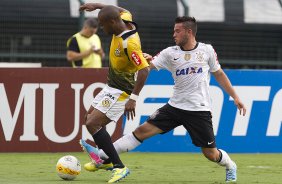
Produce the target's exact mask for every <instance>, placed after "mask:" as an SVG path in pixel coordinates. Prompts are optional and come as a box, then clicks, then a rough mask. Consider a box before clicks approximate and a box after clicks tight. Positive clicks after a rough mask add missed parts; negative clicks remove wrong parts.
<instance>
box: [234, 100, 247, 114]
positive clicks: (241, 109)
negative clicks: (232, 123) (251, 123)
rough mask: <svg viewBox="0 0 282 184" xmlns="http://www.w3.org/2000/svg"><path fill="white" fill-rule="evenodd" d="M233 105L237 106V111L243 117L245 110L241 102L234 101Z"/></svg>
mask: <svg viewBox="0 0 282 184" xmlns="http://www.w3.org/2000/svg"><path fill="white" fill-rule="evenodd" d="M234 103H235V105H236V106H237V108H238V109H239V111H240V115H243V116H245V115H246V112H247V110H246V107H245V105H244V104H243V103H242V102H241V100H240V99H234Z"/></svg>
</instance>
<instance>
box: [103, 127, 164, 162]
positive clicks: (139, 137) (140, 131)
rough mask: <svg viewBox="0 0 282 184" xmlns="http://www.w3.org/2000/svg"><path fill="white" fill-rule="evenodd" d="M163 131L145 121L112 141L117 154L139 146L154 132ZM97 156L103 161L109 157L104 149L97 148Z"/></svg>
mask: <svg viewBox="0 0 282 184" xmlns="http://www.w3.org/2000/svg"><path fill="white" fill-rule="evenodd" d="M162 132H163V131H162V130H161V129H159V128H158V127H156V126H155V125H153V124H151V123H148V122H145V123H143V124H142V125H140V126H139V127H138V128H136V129H135V130H134V131H133V132H132V133H129V134H126V135H124V136H123V137H121V138H119V139H118V140H116V141H115V142H114V147H115V149H116V150H117V152H118V154H120V153H124V152H129V151H131V150H133V149H135V148H136V147H137V146H139V145H140V144H141V143H142V142H143V141H144V140H145V139H148V138H150V137H152V136H154V135H156V134H160V133H162ZM99 156H100V157H101V158H102V159H103V160H106V161H105V163H109V161H108V160H107V159H108V158H109V157H108V155H107V154H106V153H105V152H104V150H102V149H99Z"/></svg>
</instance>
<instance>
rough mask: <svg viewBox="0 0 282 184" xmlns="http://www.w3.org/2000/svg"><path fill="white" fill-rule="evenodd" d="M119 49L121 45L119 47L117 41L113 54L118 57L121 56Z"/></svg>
mask: <svg viewBox="0 0 282 184" xmlns="http://www.w3.org/2000/svg"><path fill="white" fill-rule="evenodd" d="M120 50H121V47H120V44H119V43H118V48H116V49H115V56H116V57H120V56H121V54H120Z"/></svg>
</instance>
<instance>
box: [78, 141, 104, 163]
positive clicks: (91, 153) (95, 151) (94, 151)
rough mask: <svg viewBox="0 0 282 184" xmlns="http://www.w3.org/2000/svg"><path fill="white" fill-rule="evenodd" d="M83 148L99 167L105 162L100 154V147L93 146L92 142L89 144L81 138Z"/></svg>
mask: <svg viewBox="0 0 282 184" xmlns="http://www.w3.org/2000/svg"><path fill="white" fill-rule="evenodd" d="M79 143H80V145H81V147H82V149H83V150H84V151H85V152H87V153H88V156H89V157H90V159H91V161H92V162H93V163H94V164H95V165H96V166H97V167H99V166H100V165H102V164H103V162H104V161H103V160H102V159H101V158H100V157H99V155H98V149H97V148H95V147H93V146H91V145H90V144H87V143H86V142H85V141H84V140H82V139H80V141H79Z"/></svg>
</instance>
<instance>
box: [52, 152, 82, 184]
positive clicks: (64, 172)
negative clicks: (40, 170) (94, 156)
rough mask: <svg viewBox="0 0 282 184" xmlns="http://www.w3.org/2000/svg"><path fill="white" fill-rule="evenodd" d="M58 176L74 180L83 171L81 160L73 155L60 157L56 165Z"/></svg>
mask: <svg viewBox="0 0 282 184" xmlns="http://www.w3.org/2000/svg"><path fill="white" fill-rule="evenodd" d="M56 170H57V173H58V176H59V177H60V178H62V179H64V180H73V179H74V178H75V177H76V176H77V175H79V173H80V171H81V165H80V162H79V160H78V159H77V158H76V157H74V156H71V155H66V156H63V157H62V158H60V159H59V160H58V162H57V165H56Z"/></svg>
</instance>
